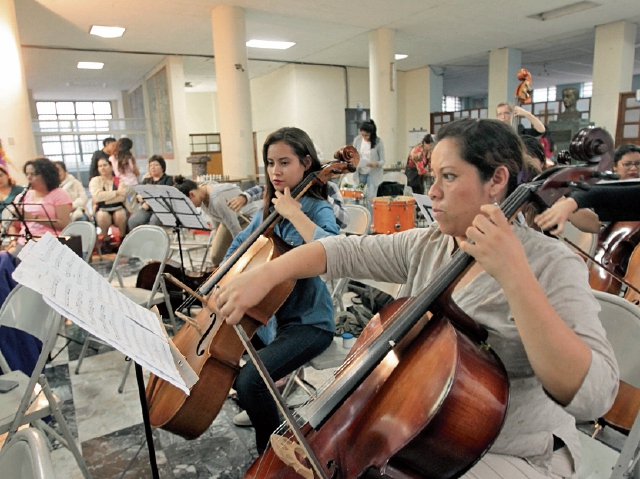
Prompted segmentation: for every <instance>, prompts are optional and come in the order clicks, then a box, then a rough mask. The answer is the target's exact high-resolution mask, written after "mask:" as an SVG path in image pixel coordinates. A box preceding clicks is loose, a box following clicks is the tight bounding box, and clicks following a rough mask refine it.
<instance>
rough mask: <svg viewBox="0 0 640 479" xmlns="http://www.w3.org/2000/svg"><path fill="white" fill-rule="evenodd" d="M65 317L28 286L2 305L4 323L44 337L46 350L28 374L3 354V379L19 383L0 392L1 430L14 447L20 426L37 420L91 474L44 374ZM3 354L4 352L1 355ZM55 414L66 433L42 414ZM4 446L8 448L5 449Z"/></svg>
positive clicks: (15, 291)
mask: <svg viewBox="0 0 640 479" xmlns="http://www.w3.org/2000/svg"><path fill="white" fill-rule="evenodd" d="M61 321H62V318H61V317H60V315H59V314H57V313H56V312H55V311H54V310H53V309H52V308H51V307H49V306H48V305H47V304H46V303H45V302H44V300H43V299H42V295H40V294H39V293H37V292H35V291H33V290H32V289H29V288H27V287H25V286H21V285H18V286H16V287H15V288H14V289H13V291H11V293H9V296H7V299H6V300H5V302H4V304H3V305H2V309H0V325H2V326H8V327H11V328H15V329H19V330H21V331H24V332H26V333H28V334H31V335H33V336H35V337H36V338H38V339H39V340H40V341H42V351H41V352H40V355H39V356H38V361H37V363H36V366H35V368H34V370H33V373H32V374H31V377H28V376H27V375H25V374H24V373H23V372H21V371H10V370H9V368H8V365H7V362H6V360H5V359H4V357H2V361H0V366H1V367H2V372H3V375H2V376H0V377H1V378H2V379H5V380H9V381H17V382H18V387H17V388H15V389H13V390H11V391H9V392H8V393H5V394H0V434H5V433H6V434H7V437H6V439H5V442H4V448H7V447H10V446H11V444H12V442H13V441H15V440H16V432H17V430H18V428H19V427H20V426H24V425H26V424H33V425H35V426H36V427H37V428H39V429H42V430H44V431H46V432H47V433H48V434H50V435H51V436H53V437H54V438H56V439H57V440H58V441H60V443H61V444H63V445H64V446H65V447H67V448H68V449H69V450H70V451H71V453H72V454H73V456H74V457H75V459H76V461H77V463H78V466H79V467H80V470H81V471H82V474H83V475H84V477H86V478H91V474H90V473H89V469H88V468H87V464H86V463H85V461H84V459H83V457H82V454H81V453H80V451H79V450H78V446H77V445H76V443H75V440H74V439H73V436H72V435H71V431H69V427H68V426H67V422H66V421H65V419H64V417H63V415H62V412H61V411H60V407H59V406H58V402H57V399H56V397H55V396H54V395H53V393H52V392H51V389H50V387H49V383H48V382H47V379H46V377H45V376H44V375H43V374H42V371H43V369H44V366H45V363H46V362H47V359H48V357H49V353H50V352H51V349H52V348H53V346H54V344H55V342H56V337H57V333H58V329H59V326H60V322H61ZM1 356H2V355H1V354H0V357H1ZM50 415H53V416H54V417H55V419H56V421H57V423H58V426H59V427H60V430H61V432H62V435H60V434H58V433H57V432H56V431H55V430H54V429H53V428H51V427H49V426H48V425H46V424H45V423H44V422H43V421H42V418H44V417H47V416H50ZM3 450H4V449H3Z"/></svg>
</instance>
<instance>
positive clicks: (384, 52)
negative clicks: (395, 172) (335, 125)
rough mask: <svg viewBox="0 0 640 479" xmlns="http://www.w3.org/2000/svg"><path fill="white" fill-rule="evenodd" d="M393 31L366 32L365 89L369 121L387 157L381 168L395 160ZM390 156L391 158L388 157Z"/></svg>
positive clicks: (395, 114)
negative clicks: (367, 87) (368, 94)
mask: <svg viewBox="0 0 640 479" xmlns="http://www.w3.org/2000/svg"><path fill="white" fill-rule="evenodd" d="M395 34H396V33H395V31H394V30H391V29H389V28H379V29H377V30H373V31H371V32H369V90H370V96H371V118H372V119H373V121H375V123H376V125H377V127H378V136H379V137H380V138H382V141H383V142H384V149H385V153H386V155H387V158H386V160H385V162H386V164H385V166H388V165H391V164H393V163H395V162H396V161H397V158H395V152H396V143H397V135H398V132H397V131H396V124H397V122H398V92H397V90H398V87H397V79H396V60H395V53H396V52H395V48H396V42H395ZM392 155H393V157H392Z"/></svg>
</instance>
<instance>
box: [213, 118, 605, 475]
mask: <svg viewBox="0 0 640 479" xmlns="http://www.w3.org/2000/svg"><path fill="white" fill-rule="evenodd" d="M522 155H523V153H522V143H521V141H520V139H519V138H518V136H517V135H516V134H515V132H514V131H513V130H512V129H511V128H510V127H509V126H507V125H505V124H503V123H501V122H499V121H495V120H472V119H464V120H459V121H455V122H452V123H449V124H447V125H445V126H444V127H443V128H441V129H440V131H439V132H438V143H437V144H436V146H435V148H434V149H433V154H432V157H431V161H432V163H431V164H432V168H433V173H434V184H433V186H432V187H431V188H430V190H429V196H430V197H431V199H432V200H433V211H434V214H435V217H436V220H437V223H434V224H432V225H431V226H429V227H428V228H419V229H412V230H408V231H404V232H400V233H396V234H393V235H368V236H362V237H356V236H351V237H345V236H339V237H334V238H325V239H322V240H320V241H316V242H313V243H310V244H307V245H304V246H301V247H300V248H296V249H295V250H294V251H291V252H289V253H287V254H285V255H283V256H281V257H280V258H278V259H276V260H275V261H273V262H270V263H266V264H264V265H262V266H261V267H259V268H256V269H253V270H251V271H248V272H246V273H245V274H242V275H240V276H238V277H237V278H235V280H234V281H232V282H230V283H227V284H226V285H225V286H224V287H222V288H221V289H220V290H218V291H216V293H215V294H214V295H213V301H215V302H216V304H217V306H218V308H219V310H220V312H221V314H224V315H225V316H226V317H227V321H228V322H229V323H231V324H234V323H235V322H237V321H238V320H239V319H240V317H241V316H242V314H243V312H244V311H245V310H246V309H247V308H249V307H251V305H254V304H256V303H257V302H258V301H259V300H260V299H261V298H262V297H263V296H264V295H265V294H267V292H268V291H269V289H270V288H271V287H272V285H274V284H278V283H281V282H282V281H284V280H286V279H293V278H296V279H297V278H306V277H314V276H317V275H319V274H323V273H326V274H327V278H328V279H332V278H338V277H343V276H349V277H354V278H372V279H375V280H377V281H385V282H392V283H401V284H404V286H403V290H402V291H401V294H400V296H412V295H416V294H417V293H418V292H420V291H421V289H422V288H423V287H424V286H425V285H426V284H427V283H428V282H429V280H430V278H431V277H432V276H433V274H434V272H435V271H436V270H437V269H438V268H439V267H440V266H442V265H443V264H445V263H447V262H448V261H449V260H450V258H451V254H452V253H453V252H454V251H455V250H457V249H458V248H460V249H462V250H463V251H465V252H466V253H468V254H470V255H471V256H473V257H474V258H475V260H476V262H475V263H474V264H472V266H471V267H470V269H469V270H467V272H466V273H465V274H464V276H462V278H461V279H460V282H459V283H458V284H457V285H456V289H455V291H454V293H453V299H454V300H455V302H456V304H457V305H458V306H459V307H460V308H461V309H462V310H463V311H464V312H465V313H466V314H467V315H469V316H470V317H471V318H473V319H474V320H475V321H477V322H478V323H480V324H481V325H482V326H484V328H486V329H487V331H488V334H489V337H488V341H487V342H488V343H489V344H490V345H491V347H492V349H493V350H494V351H495V352H496V354H497V355H498V356H499V357H500V359H501V360H502V362H503V364H504V366H505V368H506V370H507V373H508V376H509V380H510V384H511V388H510V402H509V409H508V411H507V414H506V419H505V422H504V425H503V428H502V430H501V432H500V433H499V435H498V437H497V439H496V441H495V442H494V443H493V445H492V446H491V449H490V450H489V453H487V454H486V455H485V456H484V457H483V458H482V459H481V460H480V461H479V462H478V463H477V464H476V465H475V466H473V468H472V469H470V470H469V471H468V472H467V473H466V475H465V476H464V477H467V478H498V477H509V478H543V477H571V476H573V475H574V474H575V473H576V470H577V468H578V467H579V460H580V441H579V438H578V431H577V430H576V427H575V422H576V419H580V420H589V419H594V418H597V417H599V416H600V415H602V414H603V413H605V412H606V411H607V410H608V408H609V407H610V406H611V404H612V402H613V399H614V397H615V394H616V390H617V384H618V368H617V364H616V360H615V357H614V354H613V351H612V348H611V345H610V344H609V342H608V341H607V339H606V337H605V333H604V330H603V328H602V325H601V324H600V321H599V319H598V311H599V306H598V303H597V301H596V300H595V299H594V297H593V295H592V294H591V290H590V288H589V284H588V282H587V269H586V266H585V264H584V262H583V261H582V260H581V259H580V258H579V257H578V256H576V255H575V254H573V253H571V252H570V251H569V249H568V248H566V247H565V246H564V245H562V244H560V243H559V242H558V241H556V240H555V239H552V238H546V237H545V236H544V235H542V234H540V233H538V232H536V231H534V230H532V229H530V228H528V227H527V226H524V225H519V224H513V225H512V224H510V223H509V222H508V221H507V218H506V217H505V215H504V214H503V212H502V211H501V209H500V207H499V206H497V205H496V203H497V202H501V201H502V200H504V198H505V197H506V196H507V195H509V194H510V193H511V192H512V191H513V190H514V188H515V186H516V182H517V177H518V173H519V172H520V170H521V169H522ZM379 427H383V426H382V425H380V426H379ZM355 440H356V441H357V438H356V439H355ZM344 446H349V447H351V446H352V445H351V444H350V445H344Z"/></svg>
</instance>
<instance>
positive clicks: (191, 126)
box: [185, 92, 218, 134]
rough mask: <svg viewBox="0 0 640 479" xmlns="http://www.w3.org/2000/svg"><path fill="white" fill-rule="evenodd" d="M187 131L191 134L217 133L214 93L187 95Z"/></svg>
mask: <svg viewBox="0 0 640 479" xmlns="http://www.w3.org/2000/svg"><path fill="white" fill-rule="evenodd" d="M185 97H186V101H187V130H188V132H189V134H195V133H217V132H218V131H217V129H216V121H215V111H214V105H215V100H214V93H213V92H198V93H188V92H187V93H186V94H185Z"/></svg>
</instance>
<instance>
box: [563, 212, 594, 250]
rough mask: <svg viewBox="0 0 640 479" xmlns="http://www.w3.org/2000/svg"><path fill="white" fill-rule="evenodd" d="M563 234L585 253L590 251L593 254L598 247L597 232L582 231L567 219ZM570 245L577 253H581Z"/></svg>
mask: <svg viewBox="0 0 640 479" xmlns="http://www.w3.org/2000/svg"><path fill="white" fill-rule="evenodd" d="M562 235H563V236H564V237H565V238H567V239H568V240H569V241H571V242H572V243H573V244H575V245H576V246H577V247H578V248H580V249H581V250H582V251H584V252H585V253H589V255H591V256H593V255H594V253H595V252H596V248H597V247H598V235H597V234H596V233H585V232H584V231H580V230H579V229H578V228H576V227H575V226H573V225H572V224H571V223H570V222H569V221H567V222H566V224H565V226H564V231H563V232H562ZM568 246H569V247H570V248H571V249H573V250H575V251H576V252H577V253H580V251H577V250H576V249H575V248H574V247H573V246H571V245H568Z"/></svg>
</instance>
